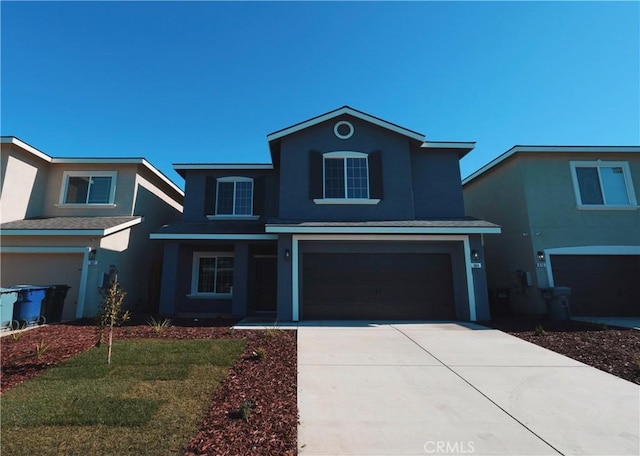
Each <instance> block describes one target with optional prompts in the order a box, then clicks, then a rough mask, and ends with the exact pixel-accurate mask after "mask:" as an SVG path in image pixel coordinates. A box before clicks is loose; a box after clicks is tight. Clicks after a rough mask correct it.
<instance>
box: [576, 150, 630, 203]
mask: <svg viewBox="0 0 640 456" xmlns="http://www.w3.org/2000/svg"><path fill="white" fill-rule="evenodd" d="M571 171H572V177H573V186H574V190H575V194H576V200H577V202H578V206H579V207H583V208H619V207H635V206H636V197H635V192H634V190H633V183H632V182H631V173H630V171H629V164H628V163H627V162H613V161H573V162H571Z"/></svg>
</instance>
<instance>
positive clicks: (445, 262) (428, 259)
mask: <svg viewBox="0 0 640 456" xmlns="http://www.w3.org/2000/svg"><path fill="white" fill-rule="evenodd" d="M302 314H303V318H305V319H453V318H455V308H454V303H453V280H452V273H451V258H450V256H449V255H448V254H367V253H357V254H338V253H327V254H324V253H308V254H304V256H303V305H302Z"/></svg>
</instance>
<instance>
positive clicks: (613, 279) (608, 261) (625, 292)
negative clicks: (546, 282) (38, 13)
mask: <svg viewBox="0 0 640 456" xmlns="http://www.w3.org/2000/svg"><path fill="white" fill-rule="evenodd" d="M551 264H552V269H553V279H554V283H555V284H556V285H558V286H568V287H571V290H572V291H571V297H570V305H571V311H572V313H573V314H574V315H585V316H632V317H637V316H640V287H638V286H637V283H638V280H639V278H640V256H638V255H552V257H551Z"/></svg>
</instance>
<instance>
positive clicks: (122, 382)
mask: <svg viewBox="0 0 640 456" xmlns="http://www.w3.org/2000/svg"><path fill="white" fill-rule="evenodd" d="M244 344H245V343H244V341H241V340H191V341H175V340H127V341H116V342H114V347H113V359H112V362H111V366H107V364H106V347H105V346H102V347H98V348H93V349H91V350H89V351H88V352H85V353H82V354H80V355H77V356H75V357H73V358H72V359H70V360H68V361H67V362H65V363H63V364H61V365H60V366H58V367H55V368H53V369H51V370H49V371H48V372H46V373H44V374H43V375H42V376H40V377H38V378H35V379H32V380H29V381H27V382H25V383H24V384H22V385H20V386H17V387H15V388H12V389H11V390H9V391H7V392H6V393H4V394H3V395H2V402H1V407H2V410H1V412H2V413H1V424H2V439H1V446H0V453H1V454H11V455H32V454H38V455H47V454H52V455H53V454H67V455H87V454H100V455H127V454H129V455H154V456H155V455H164V454H175V453H176V452H178V451H179V449H180V447H181V446H182V445H183V444H184V443H186V441H187V440H188V439H189V438H190V437H191V436H192V435H193V434H194V433H195V432H196V430H197V426H198V424H199V419H200V418H201V416H202V414H203V412H204V411H205V410H206V406H207V403H208V399H209V398H210V396H211V393H212V391H213V390H214V389H215V387H216V386H217V385H218V383H219V382H220V381H221V380H222V379H223V378H224V376H225V375H226V372H227V368H228V367H229V366H230V365H232V364H233V363H234V362H235V360H236V359H237V357H238V356H239V355H240V354H241V353H242V351H243V349H244Z"/></svg>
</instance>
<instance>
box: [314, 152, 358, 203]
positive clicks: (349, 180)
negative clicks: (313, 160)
mask: <svg viewBox="0 0 640 456" xmlns="http://www.w3.org/2000/svg"><path fill="white" fill-rule="evenodd" d="M324 197H325V198H369V166H368V164H367V155H366V154H361V153H358V152H349V153H337V154H336V153H335V152H331V153H328V154H324Z"/></svg>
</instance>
